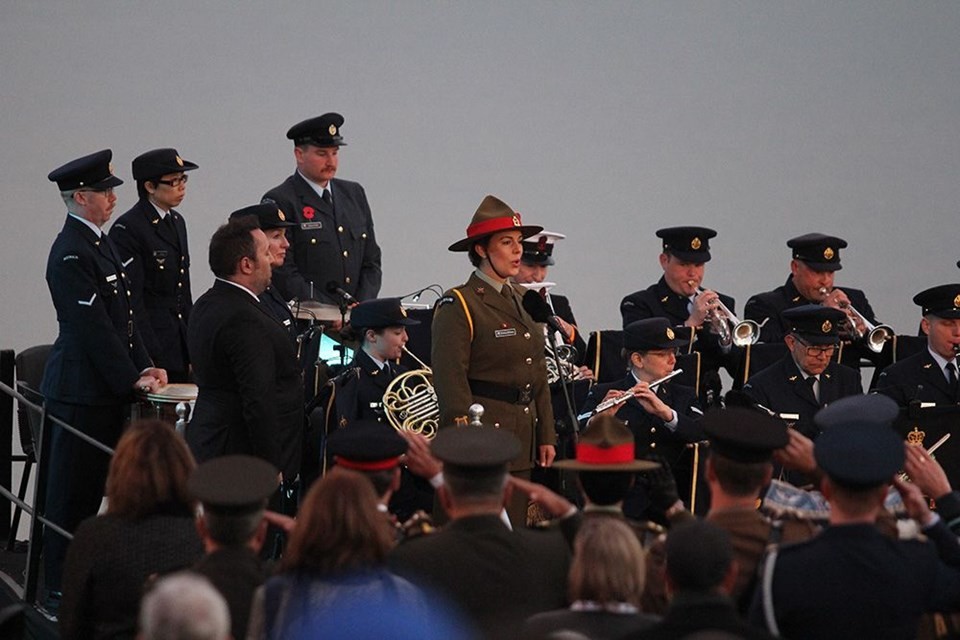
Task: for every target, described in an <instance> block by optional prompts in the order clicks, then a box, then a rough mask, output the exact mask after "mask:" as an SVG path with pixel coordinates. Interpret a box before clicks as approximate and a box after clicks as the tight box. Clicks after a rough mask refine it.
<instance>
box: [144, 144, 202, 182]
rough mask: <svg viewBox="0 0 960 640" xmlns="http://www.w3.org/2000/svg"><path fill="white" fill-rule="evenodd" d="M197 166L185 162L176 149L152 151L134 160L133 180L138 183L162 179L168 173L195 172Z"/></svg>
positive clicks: (187, 161)
mask: <svg viewBox="0 0 960 640" xmlns="http://www.w3.org/2000/svg"><path fill="white" fill-rule="evenodd" d="M197 166H198V165H197V164H196V163H193V162H190V161H189V160H184V159H183V158H181V157H180V154H179V153H177V150H176V149H151V150H150V151H147V152H145V153H141V154H140V155H138V156H137V157H136V158H134V159H133V163H132V169H133V179H134V180H136V181H137V182H142V181H144V180H150V179H151V178H160V177H163V176H165V175H167V174H168V173H179V172H181V171H193V170H194V169H196V168H197Z"/></svg>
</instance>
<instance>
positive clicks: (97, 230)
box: [67, 211, 103, 238]
mask: <svg viewBox="0 0 960 640" xmlns="http://www.w3.org/2000/svg"><path fill="white" fill-rule="evenodd" d="M67 215H68V216H70V217H72V218H76V219H77V220H79V221H80V222H82V223H83V224H85V225H87V226H88V227H90V230H91V231H93V232H94V233H95V234H97V237H98V238H100V237H103V229H101V228H100V227H98V226H97V225H95V224H93V223H92V222H90V221H89V220H87V219H86V218H82V217H80V216H78V215H77V214H75V213H73V212H70V211H67Z"/></svg>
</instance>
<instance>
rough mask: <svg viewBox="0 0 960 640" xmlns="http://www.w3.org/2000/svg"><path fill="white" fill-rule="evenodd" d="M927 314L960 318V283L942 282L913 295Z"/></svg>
mask: <svg viewBox="0 0 960 640" xmlns="http://www.w3.org/2000/svg"><path fill="white" fill-rule="evenodd" d="M913 303H914V304H915V305H918V306H919V307H920V308H921V309H922V310H923V315H925V316H936V317H938V318H948V319H949V318H960V284H941V285H940V286H937V287H932V288H930V289H927V290H925V291H921V292H920V293H918V294H917V295H915V296H913Z"/></svg>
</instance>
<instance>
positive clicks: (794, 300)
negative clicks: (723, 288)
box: [743, 276, 877, 342]
mask: <svg viewBox="0 0 960 640" xmlns="http://www.w3.org/2000/svg"><path fill="white" fill-rule="evenodd" d="M836 288H837V289H840V290H841V291H843V292H844V293H845V294H846V295H847V298H849V299H850V304H851V305H853V308H854V309H856V310H857V311H859V312H860V313H862V314H863V315H864V317H865V318H866V319H867V320H869V321H870V322H872V323H874V324H876V322H877V319H876V317H874V315H873V307H871V306H870V303H869V302H867V297H866V296H865V295H864V293H863V291H861V290H860V289H850V288H848V287H836ZM805 304H819V301H818V300H807V299H806V298H804V297H803V296H802V295H800V292H799V291H797V288H796V287H795V286H794V285H793V276H787V282H786V283H785V284H784V285H783V286H782V287H777V288H776V289H774V290H773V291H767V292H765V293H758V294H756V295H754V296H751V297H750V299H749V300H747V304H746V306H744V308H743V315H744V317H745V318H747V319H748V320H755V321H756V322H758V323H763V322H764V320H767V322H766V323H765V324H763V327H762V328H761V329H760V340H761V341H762V342H782V341H783V336H784V335H786V333H787V324H786V323H785V322H784V321H783V318H781V317H780V313H781V312H782V311H786V310H787V309H792V308H794V307H799V306H801V305H805ZM768 318H769V319H768Z"/></svg>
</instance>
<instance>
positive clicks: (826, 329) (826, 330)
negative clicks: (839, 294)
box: [820, 320, 833, 333]
mask: <svg viewBox="0 0 960 640" xmlns="http://www.w3.org/2000/svg"><path fill="white" fill-rule="evenodd" d="M820 329H821V330H822V331H823V332H824V333H830V330H831V329H833V323H832V322H830V321H829V320H824V321H823V324H822V325H820Z"/></svg>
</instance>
